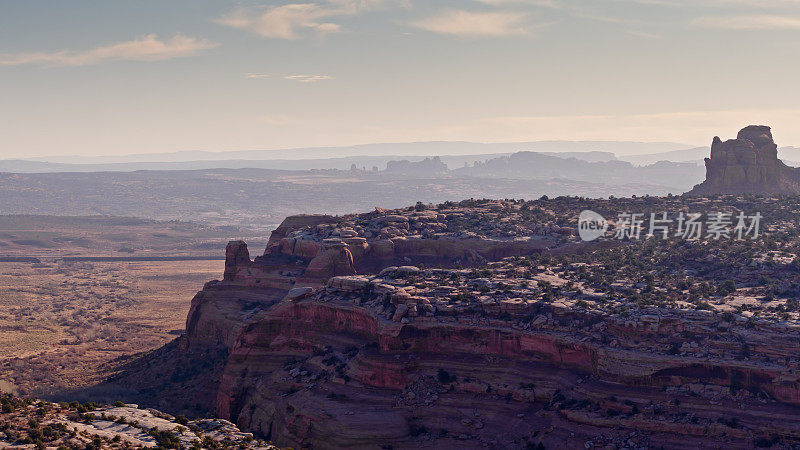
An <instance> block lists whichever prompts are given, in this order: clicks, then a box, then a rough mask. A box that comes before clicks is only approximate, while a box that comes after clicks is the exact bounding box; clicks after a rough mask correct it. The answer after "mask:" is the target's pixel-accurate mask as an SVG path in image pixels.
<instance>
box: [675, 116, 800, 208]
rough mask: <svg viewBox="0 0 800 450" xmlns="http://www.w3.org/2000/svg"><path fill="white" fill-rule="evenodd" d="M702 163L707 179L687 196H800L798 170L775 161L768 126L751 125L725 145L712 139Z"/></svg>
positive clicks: (774, 150)
mask: <svg viewBox="0 0 800 450" xmlns="http://www.w3.org/2000/svg"><path fill="white" fill-rule="evenodd" d="M705 162H706V180H705V181H704V182H702V183H700V184H698V185H696V186H695V187H694V189H692V190H691V191H689V192H688V193H687V194H688V195H709V194H744V193H752V194H800V169H798V168H794V167H789V166H787V165H786V164H784V163H783V161H781V160H780V159H778V146H777V145H775V142H774V141H773V140H772V131H771V130H770V127H767V126H763V125H750V126H747V127H745V128H742V130H741V131H739V134H738V135H737V136H736V139H729V140H727V141H725V142H722V140H721V139H720V138H719V137H714V141H713V142H712V143H711V158H706V159H705Z"/></svg>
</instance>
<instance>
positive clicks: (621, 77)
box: [0, 0, 800, 159]
mask: <svg viewBox="0 0 800 450" xmlns="http://www.w3.org/2000/svg"><path fill="white" fill-rule="evenodd" d="M45 6H46V7H45ZM65 18H68V19H69V20H64V19H65ZM798 32H800V2H797V1H793V0H767V1H755V0H702V1H689V0H659V1H651V0H603V1H598V2H592V3H587V2H582V1H578V0H474V1H473V0H463V1H458V2H452V1H449V2H448V1H442V0H434V1H429V2H421V1H415V0H316V1H309V2H300V1H295V2H292V1H254V0H247V1H237V2H233V1H219V2H209V1H200V2H197V1H189V0H177V1H174V2H168V3H167V2H156V1H150V0H147V1H141V2H135V3H121V2H108V3H96V2H89V1H83V0H80V1H75V2H69V3H67V2H59V1H55V0H49V1H43V2H35V3H34V2H8V1H6V2H0V94H1V95H2V97H3V99H4V101H3V108H2V109H0V159H3V158H31V157H42V156H66V155H83V156H88V155H94V156H119V155H130V154H142V153H171V152H178V151H211V152H225V151H244V150H269V149H291V148H307V147H334V146H352V145H358V144H366V143H386V142H421V141H470V142H530V141H546V140H568V141H587V140H591V141H635V142H680V143H686V145H687V148H689V147H696V146H708V145H709V144H710V142H711V139H712V138H713V137H714V136H720V137H721V138H722V139H723V140H724V139H728V138H732V137H735V135H736V132H737V131H738V130H739V129H740V128H742V127H744V126H746V125H749V124H766V125H770V126H772V127H773V132H774V135H775V140H776V142H777V143H778V145H780V146H792V145H800V128H798V127H796V126H794V125H795V124H796V123H797V122H798V120H800V108H798V107H797V106H796V105H797V104H800V92H798V91H797V89H796V88H795V83H796V79H797V78H798V75H800V64H799V63H797V62H796V58H794V57H793V55H794V52H795V47H796V46H795V45H794V44H795V42H796V41H797V33H798ZM330 156H331V157H335V156H337V155H335V154H332V155H330Z"/></svg>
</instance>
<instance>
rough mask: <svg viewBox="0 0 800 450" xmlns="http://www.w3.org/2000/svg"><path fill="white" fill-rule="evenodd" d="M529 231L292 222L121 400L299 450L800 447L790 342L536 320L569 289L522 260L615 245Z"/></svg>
mask: <svg viewBox="0 0 800 450" xmlns="http://www.w3.org/2000/svg"><path fill="white" fill-rule="evenodd" d="M759 142H761V141H759ZM765 142H766V141H765ZM736 145H737V146H738V145H745V144H736ZM737 148H738V147H737ZM715 154H716V153H715ZM642 200H644V199H642ZM636 201H639V200H636ZM674 201H678V200H674ZM703 201H705V200H703ZM542 202H544V203H545V204H546V203H547V201H546V200H543V201H542ZM550 202H551V203H552V200H551V201H550ZM576 202H577V199H576ZM534 203H536V202H534ZM524 208H526V206H523V207H522V209H524ZM520 212H521V211H520V204H519V203H517V202H514V201H511V202H508V201H505V202H504V201H489V202H478V203H475V202H472V203H469V204H468V205H467V206H464V202H462V203H461V204H452V205H444V206H442V205H440V207H439V208H438V209H437V210H434V209H428V208H419V207H417V208H414V207H411V208H405V209H401V210H392V211H387V210H381V209H377V208H376V211H375V212H372V213H366V214H354V215H349V216H341V217H333V216H324V215H304V216H293V217H289V218H287V219H286V220H285V221H284V222H283V223H282V224H281V225H280V226H279V227H278V228H277V229H276V230H275V231H274V232H273V233H272V235H271V238H270V239H269V243H268V245H267V247H266V249H265V251H264V253H263V254H261V255H259V256H257V257H255V258H254V259H252V258H251V255H250V252H249V249H248V247H247V244H246V243H245V242H242V241H234V242H230V243H229V244H228V247H227V253H226V264H225V273H224V277H223V279H222V280H221V281H212V282H209V283H207V284H206V285H205V287H204V288H203V290H202V291H200V292H199V293H198V294H197V295H196V296H195V297H194V299H193V300H192V305H191V310H190V312H189V315H188V318H187V324H186V333H185V335H184V336H182V337H181V338H179V339H178V340H176V342H175V343H174V344H171V345H168V346H167V347H165V348H162V349H160V350H158V351H156V352H154V353H153V354H151V355H149V356H148V357H147V358H145V361H144V362H139V363H136V364H132V365H131V366H130V367H129V368H128V369H129V370H128V371H127V372H126V373H123V374H122V375H120V376H119V377H118V378H117V379H116V380H114V381H115V382H116V383H118V384H120V383H121V384H124V385H126V386H128V387H130V388H131V389H139V391H138V392H139V393H140V394H141V393H148V392H149V393H154V396H153V400H152V403H158V402H160V403H161V406H164V407H170V406H172V407H173V408H174V407H175V406H176V405H179V404H180V403H181V402H183V404H190V405H195V406H196V407H198V408H201V409H202V408H205V409H206V410H208V411H211V412H213V413H215V414H217V415H218V416H220V417H221V418H223V419H228V420H230V421H232V422H233V423H235V424H236V425H238V426H239V427H240V428H241V429H242V430H245V431H249V432H252V433H254V434H255V435H256V436H259V437H262V438H264V439H267V440H269V441H271V442H272V443H274V444H276V445H279V446H291V447H293V448H395V449H398V448H458V449H462V448H543V447H544V448H649V447H654V448H752V447H753V445H756V444H758V445H760V444H772V443H776V442H778V443H794V444H795V445H796V444H797V443H798V442H800V414H798V412H800V408H798V405H800V382H798V372H797V365H796V356H797V355H798V352H799V351H800V348H799V347H800V332H798V328H797V327H787V326H785V325H781V324H776V323H773V322H769V321H756V322H753V321H746V320H744V319H742V318H734V319H727V320H729V321H728V322H725V321H721V319H720V318H719V316H718V315H716V314H714V313H713V312H710V311H699V310H676V309H664V308H642V310H641V311H637V312H635V313H634V314H632V315H620V314H616V313H612V312H611V311H610V310H609V311H604V310H602V309H588V308H583V307H579V305H580V304H581V303H580V301H579V302H578V303H576V299H575V298H572V299H571V300H570V299H564V300H563V301H561V300H559V301H544V300H542V297H541V296H542V293H543V292H546V291H548V289H551V288H552V287H553V286H563V282H564V280H560V279H559V277H558V276H557V275H556V274H555V272H552V271H551V270H550V269H548V268H547V267H541V268H539V269H538V270H537V271H535V272H536V274H535V276H533V277H531V276H526V277H523V276H522V275H519V274H520V273H522V271H521V269H524V268H525V267H524V266H519V267H518V266H515V264H517V263H519V264H521V263H522V262H524V261H525V259H524V258H520V257H524V256H525V255H540V254H544V253H546V254H548V255H559V254H576V253H581V252H590V251H594V250H597V249H600V248H606V247H609V246H613V245H615V244H613V243H611V242H608V241H600V242H598V243H589V244H584V243H581V242H580V241H579V240H578V239H577V238H576V236H574V234H575V233H574V232H573V230H574V229H573V228H572V227H568V226H563V225H558V224H557V222H559V221H557V220H556V221H553V220H544V219H542V220H539V221H538V222H537V221H530V220H522V219H514V217H516V215H517V214H518V213H520ZM576 214H577V210H576ZM509 261H510V262H509ZM470 274H472V275H470ZM476 274H477V275H476ZM523 278H524V279H523ZM447 280H459V281H455V282H450V283H448V282H446V281H447ZM514 283H516V284H514ZM512 284H514V286H516V287H513V288H512V287H509V286H511V285H512ZM487 286H492V288H491V289H489V288H488V287H487ZM495 290H497V291H496V292H495ZM470 292H475V293H477V294H470ZM493 292H494V293H493ZM602 295H603V294H600V293H595V292H592V291H591V289H589V288H588V287H587V288H585V289H584V290H583V293H582V296H581V298H583V299H588V301H589V302H591V299H592V298H595V299H597V300H598V303H597V304H601V301H600V297H602ZM581 301H583V300H581ZM723 335H724V336H725V337H723ZM676 339H678V341H677V342H679V343H680V342H683V343H684V345H680V348H677V346H676V345H675V342H676ZM743 348H745V349H747V350H746V351H747V353H748V356H747V357H742V356H741V353H742V351H743V350H742V349H743ZM667 349H671V350H667ZM790 359H791V360H792V362H791V364H790ZM153 406H159V405H158V404H155V405H153Z"/></svg>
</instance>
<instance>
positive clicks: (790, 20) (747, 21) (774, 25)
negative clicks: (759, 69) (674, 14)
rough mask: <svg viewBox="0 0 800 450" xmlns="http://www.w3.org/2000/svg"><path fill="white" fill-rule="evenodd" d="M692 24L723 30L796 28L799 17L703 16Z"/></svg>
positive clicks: (798, 24) (799, 25) (798, 25)
mask: <svg viewBox="0 0 800 450" xmlns="http://www.w3.org/2000/svg"><path fill="white" fill-rule="evenodd" d="M692 25H694V26H697V27H702V28H718V29H723V30H798V29H800V17H798V16H773V15H760V16H752V15H741V16H723V17H720V16H703V17H697V18H695V19H693V20H692Z"/></svg>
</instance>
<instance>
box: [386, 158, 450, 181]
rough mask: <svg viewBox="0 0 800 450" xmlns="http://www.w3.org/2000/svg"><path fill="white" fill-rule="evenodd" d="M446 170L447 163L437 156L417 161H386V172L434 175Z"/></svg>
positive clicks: (443, 172)
mask: <svg viewBox="0 0 800 450" xmlns="http://www.w3.org/2000/svg"><path fill="white" fill-rule="evenodd" d="M447 171H448V168H447V164H445V163H443V162H442V160H441V158H439V157H438V156H434V157H433V158H425V159H424V160H422V161H417V162H411V161H408V160H402V161H389V162H388V163H386V172H387V173H392V174H402V175H422V176H435V175H442V174H445V173H447Z"/></svg>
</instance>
